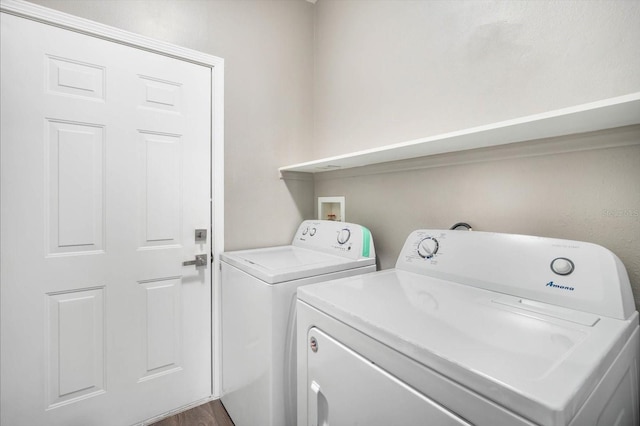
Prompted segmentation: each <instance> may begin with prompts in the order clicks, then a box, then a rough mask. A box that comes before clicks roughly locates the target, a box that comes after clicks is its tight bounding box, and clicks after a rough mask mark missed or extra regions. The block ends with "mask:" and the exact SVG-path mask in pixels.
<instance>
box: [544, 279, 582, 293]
mask: <svg viewBox="0 0 640 426" xmlns="http://www.w3.org/2000/svg"><path fill="white" fill-rule="evenodd" d="M547 287H553V288H557V289H559V290H569V291H573V290H575V288H573V287H566V286H563V285H558V284H556V283H554V282H553V281H549V282H548V283H547Z"/></svg>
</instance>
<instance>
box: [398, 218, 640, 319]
mask: <svg viewBox="0 0 640 426" xmlns="http://www.w3.org/2000/svg"><path fill="white" fill-rule="evenodd" d="M396 268H397V269H400V270H405V271H410V272H414V273H418V274H422V275H428V276H432V277H434V278H441V279H446V280H449V281H454V282H457V283H459V284H464V285H470V286H474V287H480V288H484V289H487V290H492V291H496V292H499V293H503V294H509V295H512V296H516V297H522V298H526V299H530V300H536V301H540V302H546V303H549V304H553V305H558V306H563V307H567V308H571V309H576V310H581V311H585V312H590V313H597V314H601V315H605V316H609V317H614V318H619V319H626V318H628V316H629V315H631V314H632V313H633V312H634V311H635V306H634V303H633V296H632V294H631V286H630V283H629V277H628V275H627V272H626V270H625V268H624V266H623V264H622V262H621V261H620V259H618V257H617V256H616V255H615V254H613V253H612V252H610V251H609V250H607V249H606V248H604V247H601V246H598V245H595V244H591V243H586V242H579V241H568V240H560V239H553V238H542V237H534V236H528V235H511V234H498V233H489V232H477V231H472V232H463V231H451V230H425V229H422V230H416V231H414V232H412V233H411V235H409V237H408V238H407V240H406V241H405V244H404V247H403V248H402V251H401V253H400V256H399V257H398V261H397V263H396Z"/></svg>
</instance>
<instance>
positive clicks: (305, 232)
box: [302, 226, 309, 235]
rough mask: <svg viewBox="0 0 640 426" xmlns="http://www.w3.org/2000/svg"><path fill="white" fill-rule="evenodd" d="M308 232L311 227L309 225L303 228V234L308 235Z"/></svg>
mask: <svg viewBox="0 0 640 426" xmlns="http://www.w3.org/2000/svg"><path fill="white" fill-rule="evenodd" d="M307 232H309V227H308V226H307V227H305V228H304V229H303V230H302V235H307Z"/></svg>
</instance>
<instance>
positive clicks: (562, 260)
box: [551, 257, 575, 275]
mask: <svg viewBox="0 0 640 426" xmlns="http://www.w3.org/2000/svg"><path fill="white" fill-rule="evenodd" d="M574 269H575V266H574V265H573V262H572V261H571V260H569V259H567V258H566V257H556V258H555V259H553V260H552V261H551V270H552V271H553V272H555V273H556V274H558V275H569V274H570V273H572V272H573V270H574Z"/></svg>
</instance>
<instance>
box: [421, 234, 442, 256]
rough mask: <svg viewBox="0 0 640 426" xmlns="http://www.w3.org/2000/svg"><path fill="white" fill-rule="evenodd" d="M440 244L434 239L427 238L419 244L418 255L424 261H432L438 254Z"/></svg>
mask: <svg viewBox="0 0 640 426" xmlns="http://www.w3.org/2000/svg"><path fill="white" fill-rule="evenodd" d="M439 247H440V244H439V243H438V240H436V239H435V238H433V237H427V238H425V239H423V240H422V241H420V242H419V243H418V254H419V255H420V257H422V258H424V259H431V258H432V257H433V255H435V254H436V253H437V252H438V248H439Z"/></svg>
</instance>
